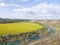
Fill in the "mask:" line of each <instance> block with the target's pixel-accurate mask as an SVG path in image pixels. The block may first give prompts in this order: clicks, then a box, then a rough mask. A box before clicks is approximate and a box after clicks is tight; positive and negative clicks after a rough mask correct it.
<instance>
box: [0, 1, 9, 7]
mask: <svg viewBox="0 0 60 45" xmlns="http://www.w3.org/2000/svg"><path fill="white" fill-rule="evenodd" d="M8 6H9V5H8V4H6V3H3V2H1V3H0V7H8Z"/></svg>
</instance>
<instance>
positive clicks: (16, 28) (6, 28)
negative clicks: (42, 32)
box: [0, 22, 43, 35]
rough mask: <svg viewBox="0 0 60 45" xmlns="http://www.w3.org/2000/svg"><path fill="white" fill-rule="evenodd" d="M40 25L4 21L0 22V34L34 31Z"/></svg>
mask: <svg viewBox="0 0 60 45" xmlns="http://www.w3.org/2000/svg"><path fill="white" fill-rule="evenodd" d="M42 27H43V26H42V25H39V24H36V23H31V22H18V23H5V24H0V35H7V34H8V35H10V34H14V35H16V34H19V33H25V32H31V31H36V30H37V29H39V28H42Z"/></svg>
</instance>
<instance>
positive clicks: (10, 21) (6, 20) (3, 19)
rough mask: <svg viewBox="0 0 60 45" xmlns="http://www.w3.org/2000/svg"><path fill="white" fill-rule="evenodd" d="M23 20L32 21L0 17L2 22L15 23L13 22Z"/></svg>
mask: <svg viewBox="0 0 60 45" xmlns="http://www.w3.org/2000/svg"><path fill="white" fill-rule="evenodd" d="M20 21H21V22H23V21H30V20H28V19H5V18H0V23H13V22H20Z"/></svg>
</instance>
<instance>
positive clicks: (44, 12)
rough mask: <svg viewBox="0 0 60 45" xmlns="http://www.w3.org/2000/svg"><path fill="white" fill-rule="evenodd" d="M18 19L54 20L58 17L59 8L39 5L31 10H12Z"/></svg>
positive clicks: (57, 6) (51, 5)
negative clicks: (42, 18) (41, 18)
mask: <svg viewBox="0 0 60 45" xmlns="http://www.w3.org/2000/svg"><path fill="white" fill-rule="evenodd" d="M13 11H15V12H16V13H17V14H18V15H19V16H20V17H21V15H23V18H24V17H25V18H31V19H37V18H40V17H44V18H45V17H47V18H56V17H55V16H56V15H60V6H59V5H54V4H47V3H41V4H38V5H36V6H34V7H32V8H19V9H14V10H13Z"/></svg>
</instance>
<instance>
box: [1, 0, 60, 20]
mask: <svg viewBox="0 0 60 45" xmlns="http://www.w3.org/2000/svg"><path fill="white" fill-rule="evenodd" d="M0 18H11V19H34V20H36V19H37V20H40V19H60V0H0Z"/></svg>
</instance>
